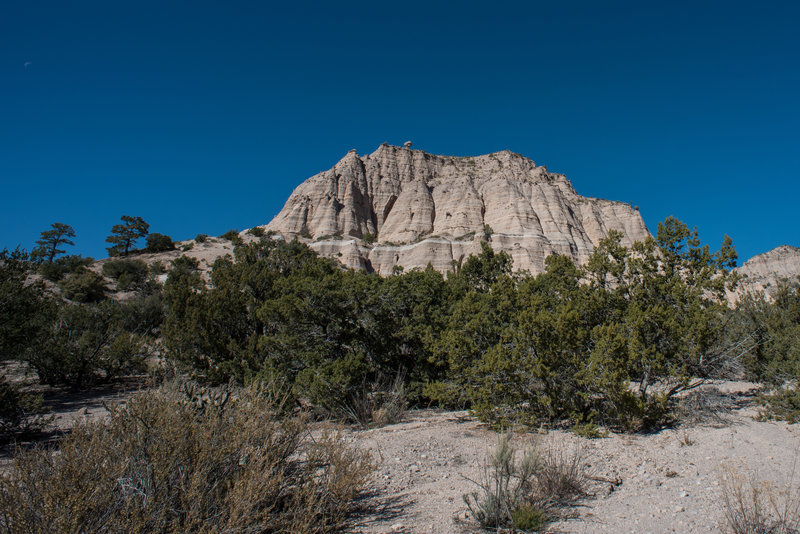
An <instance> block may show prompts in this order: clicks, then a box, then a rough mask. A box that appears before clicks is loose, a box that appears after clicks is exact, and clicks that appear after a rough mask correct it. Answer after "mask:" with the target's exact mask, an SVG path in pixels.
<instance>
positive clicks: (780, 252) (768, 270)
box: [736, 245, 800, 296]
mask: <svg viewBox="0 0 800 534" xmlns="http://www.w3.org/2000/svg"><path fill="white" fill-rule="evenodd" d="M736 272H738V273H739V274H740V275H742V276H743V279H742V281H741V283H740V286H741V288H740V291H739V292H740V293H743V292H752V293H758V292H760V291H766V293H767V295H768V296H769V295H770V294H771V292H772V291H774V289H775V287H776V285H777V283H778V281H779V280H781V279H789V280H796V279H797V278H798V277H800V248H797V247H792V246H788V245H782V246H780V247H776V248H774V249H772V250H770V251H768V252H764V253H763V254H758V255H757V256H753V257H752V258H750V259H749V260H747V261H746V262H744V264H743V265H742V266H741V267H738V268H736Z"/></svg>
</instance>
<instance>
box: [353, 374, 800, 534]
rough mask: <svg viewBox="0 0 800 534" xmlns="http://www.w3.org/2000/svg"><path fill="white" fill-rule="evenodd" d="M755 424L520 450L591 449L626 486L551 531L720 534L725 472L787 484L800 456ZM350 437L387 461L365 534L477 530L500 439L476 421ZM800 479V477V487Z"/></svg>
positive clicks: (421, 414)
mask: <svg viewBox="0 0 800 534" xmlns="http://www.w3.org/2000/svg"><path fill="white" fill-rule="evenodd" d="M734 386H736V385H734ZM734 389H736V387H734ZM738 389H739V390H741V389H742V387H741V385H739V386H738ZM740 400H742V399H741V398H740ZM744 400H745V401H746V398H745V399H744ZM744 403H746V402H744ZM753 415H755V410H754V408H752V407H745V408H738V409H734V410H732V411H731V412H729V414H728V416H727V420H726V421H724V422H720V421H718V420H717V421H716V422H715V423H714V424H711V423H710V422H708V421H707V422H705V423H702V424H694V425H685V426H683V427H679V428H676V429H667V430H663V431H661V432H658V433H654V434H650V435H624V434H611V435H610V436H609V437H607V438H603V439H594V440H589V439H584V438H579V437H577V436H575V435H574V434H572V433H568V432H563V431H551V432H547V433H525V434H518V435H516V436H515V438H514V442H515V443H516V445H518V446H519V447H520V448H523V447H525V446H528V445H532V444H538V445H539V446H540V447H547V446H554V445H555V446H559V447H562V448H564V447H565V448H566V450H572V449H573V448H575V447H583V448H585V451H586V453H587V454H588V455H589V458H590V463H591V465H592V471H593V473H594V475H595V476H596V477H598V478H606V479H609V480H619V481H621V484H619V485H618V486H614V485H612V484H610V483H608V482H595V483H593V486H592V493H593V495H592V496H590V497H587V498H586V499H585V500H584V501H583V502H582V504H581V505H580V506H578V507H576V508H575V509H573V510H572V511H573V512H574V514H575V515H576V516H577V517H576V518H574V519H570V520H567V521H562V522H559V523H556V524H553V525H551V527H550V529H549V531H550V532H574V533H593V532H599V533H622V532H632V533H648V532H650V533H661V532H720V531H722V529H723V525H724V512H723V506H722V501H721V486H720V484H721V467H722V466H723V465H724V464H726V463H732V464H733V465H735V466H736V467H737V468H738V469H740V470H744V471H747V470H750V471H752V472H753V473H755V474H756V476H757V477H758V478H759V479H762V480H770V481H773V482H774V483H776V484H784V483H786V482H788V481H789V480H790V477H791V475H792V470H793V462H794V461H795V459H796V458H797V455H798V445H799V444H800V428H798V425H788V424H786V423H783V422H758V421H755V420H754V419H753V417H752V416H753ZM349 438H350V439H351V440H352V441H353V442H354V443H355V444H357V445H358V446H360V447H362V448H364V449H367V450H370V451H372V452H373V453H374V454H375V455H376V457H378V458H379V459H380V468H379V470H378V472H377V473H376V476H375V483H376V485H377V486H378V487H379V488H381V489H382V490H383V496H382V498H378V499H377V500H376V502H375V505H374V513H373V514H372V515H371V516H370V517H368V518H366V519H365V520H364V521H363V522H362V524H361V526H360V527H359V528H358V530H357V531H358V532H361V533H365V534H375V533H384V532H407V533H427V532H435V533H460V532H469V531H471V530H473V529H474V523H472V522H471V521H470V520H469V517H467V516H466V515H465V514H466V512H467V508H466V506H465V505H464V502H463V500H462V495H463V494H465V493H468V492H471V491H474V490H476V489H477V488H476V486H475V484H473V483H472V482H470V479H472V480H478V479H479V478H480V477H481V466H482V465H483V463H484V461H485V459H486V457H487V455H488V454H489V452H490V451H491V450H492V449H493V448H494V447H495V446H496V444H497V434H496V433H494V432H492V431H490V430H489V429H488V428H487V427H486V426H485V425H483V424H481V423H480V422H478V421H477V420H475V419H474V418H472V417H470V416H469V415H468V413H467V412H440V411H425V410H423V411H412V412H410V413H409V414H408V417H407V420H406V421H405V422H402V423H400V424H396V425H392V426H387V427H384V428H379V429H373V430H367V431H359V432H353V433H352V434H350V436H349ZM798 479H800V473H798V475H797V476H796V477H795V480H794V484H795V486H797V485H798V482H800V480H798Z"/></svg>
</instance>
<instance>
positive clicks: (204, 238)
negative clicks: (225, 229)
mask: <svg viewBox="0 0 800 534" xmlns="http://www.w3.org/2000/svg"><path fill="white" fill-rule="evenodd" d="M194 240H195V242H197V243H205V242H206V241H208V236H207V235H206V234H197V237H195V238H194Z"/></svg>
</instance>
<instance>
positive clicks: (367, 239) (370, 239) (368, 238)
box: [361, 232, 378, 245]
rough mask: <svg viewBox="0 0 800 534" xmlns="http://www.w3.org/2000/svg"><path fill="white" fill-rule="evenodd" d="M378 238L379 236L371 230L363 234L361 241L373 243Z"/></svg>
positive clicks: (367, 243) (368, 243)
mask: <svg viewBox="0 0 800 534" xmlns="http://www.w3.org/2000/svg"><path fill="white" fill-rule="evenodd" d="M376 239H378V236H376V235H375V234H372V233H370V232H367V233H365V234H364V235H363V236H361V241H363V242H364V244H365V245H371V244H373V243H374V242H375V240H376Z"/></svg>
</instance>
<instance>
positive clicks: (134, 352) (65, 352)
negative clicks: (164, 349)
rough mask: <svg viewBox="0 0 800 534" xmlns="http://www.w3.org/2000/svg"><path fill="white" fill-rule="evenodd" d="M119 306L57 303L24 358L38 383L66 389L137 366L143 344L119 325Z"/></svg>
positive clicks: (142, 356) (140, 366) (138, 368)
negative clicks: (31, 368)
mask: <svg viewBox="0 0 800 534" xmlns="http://www.w3.org/2000/svg"><path fill="white" fill-rule="evenodd" d="M122 311H123V307H122V306H121V305H120V304H118V303H116V302H112V301H105V302H101V303H99V304H94V305H91V304H61V305H59V306H58V307H57V309H56V313H55V314H54V316H53V317H52V320H51V323H50V325H49V327H48V328H47V329H46V330H45V333H44V334H43V336H42V337H41V339H38V340H37V341H36V342H35V343H34V344H33V345H32V346H30V347H29V348H28V351H27V353H26V355H25V359H26V360H27V361H28V363H29V364H30V365H31V366H32V367H33V368H34V369H36V372H37V374H38V375H39V380H40V381H41V382H42V383H45V384H50V385H65V386H69V387H70V388H72V389H81V388H83V387H85V386H87V385H90V384H94V383H97V382H103V381H108V380H111V379H113V378H115V377H117V376H120V375H121V374H124V373H129V372H132V371H141V370H142V369H143V364H144V359H145V357H146V356H147V349H146V347H145V345H144V343H143V341H142V339H141V338H140V337H139V336H138V335H136V334H132V333H130V332H127V331H125V330H123V329H122V328H121V327H120V314H121V312H122ZM129 319H130V318H129Z"/></svg>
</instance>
